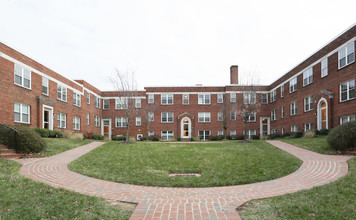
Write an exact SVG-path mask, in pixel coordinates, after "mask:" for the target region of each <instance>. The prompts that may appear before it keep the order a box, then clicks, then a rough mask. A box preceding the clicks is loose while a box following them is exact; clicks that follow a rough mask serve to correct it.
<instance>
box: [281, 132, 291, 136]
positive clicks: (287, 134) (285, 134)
mask: <svg viewBox="0 0 356 220" xmlns="http://www.w3.org/2000/svg"><path fill="white" fill-rule="evenodd" d="M282 137H290V133H289V132H286V133H284V134H282Z"/></svg>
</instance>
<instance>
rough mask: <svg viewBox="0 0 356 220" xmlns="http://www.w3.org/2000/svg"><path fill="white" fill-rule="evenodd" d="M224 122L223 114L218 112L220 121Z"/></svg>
mask: <svg viewBox="0 0 356 220" xmlns="http://www.w3.org/2000/svg"><path fill="white" fill-rule="evenodd" d="M223 120H224V117H223V113H222V112H218V121H223Z"/></svg>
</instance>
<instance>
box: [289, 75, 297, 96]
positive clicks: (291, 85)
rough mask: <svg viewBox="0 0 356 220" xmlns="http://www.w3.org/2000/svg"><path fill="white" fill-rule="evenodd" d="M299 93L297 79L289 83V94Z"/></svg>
mask: <svg viewBox="0 0 356 220" xmlns="http://www.w3.org/2000/svg"><path fill="white" fill-rule="evenodd" d="M295 91H297V77H294V78H293V79H291V80H290V81H289V93H292V92H295Z"/></svg>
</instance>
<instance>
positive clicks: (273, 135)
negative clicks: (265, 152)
mask: <svg viewBox="0 0 356 220" xmlns="http://www.w3.org/2000/svg"><path fill="white" fill-rule="evenodd" d="M281 137H282V135H281V134H279V133H274V134H270V135H268V139H272V140H273V139H276V138H281Z"/></svg>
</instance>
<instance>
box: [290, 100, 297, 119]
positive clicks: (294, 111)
mask: <svg viewBox="0 0 356 220" xmlns="http://www.w3.org/2000/svg"><path fill="white" fill-rule="evenodd" d="M297 113H298V108H297V102H292V103H290V115H291V116H293V115H296V114H297Z"/></svg>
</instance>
